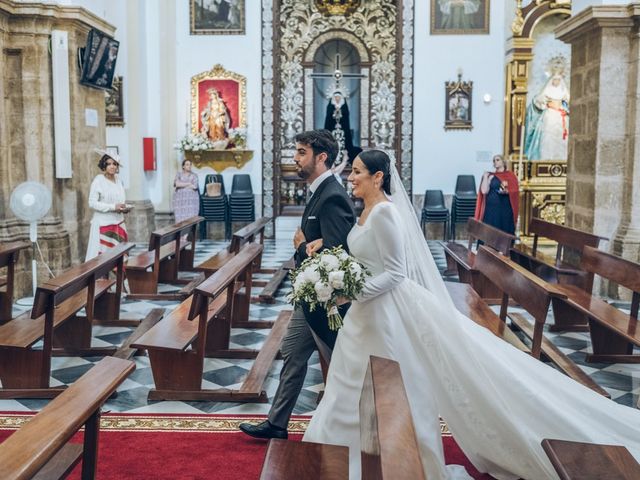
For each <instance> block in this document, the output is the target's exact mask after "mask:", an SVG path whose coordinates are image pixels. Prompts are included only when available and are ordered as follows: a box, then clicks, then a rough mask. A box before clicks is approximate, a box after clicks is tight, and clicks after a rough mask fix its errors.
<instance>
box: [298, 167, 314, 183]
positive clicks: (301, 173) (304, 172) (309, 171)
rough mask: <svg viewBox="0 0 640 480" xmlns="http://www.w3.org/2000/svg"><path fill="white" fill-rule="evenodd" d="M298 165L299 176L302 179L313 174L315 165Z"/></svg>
mask: <svg viewBox="0 0 640 480" xmlns="http://www.w3.org/2000/svg"><path fill="white" fill-rule="evenodd" d="M297 167H298V169H297V170H298V171H297V173H298V176H299V177H300V178H301V179H302V180H306V179H307V178H309V177H310V176H311V174H312V173H313V168H314V166H313V165H307V167H306V168H305V167H301V166H300V165H297Z"/></svg>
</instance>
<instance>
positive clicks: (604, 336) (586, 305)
mask: <svg viewBox="0 0 640 480" xmlns="http://www.w3.org/2000/svg"><path fill="white" fill-rule="evenodd" d="M580 266H581V268H582V269H583V270H584V271H585V272H587V275H588V278H587V282H586V284H587V285H592V284H593V277H594V275H598V276H600V277H601V278H604V279H607V280H610V281H612V282H615V283H617V284H618V285H621V286H623V287H626V288H628V289H630V290H631V291H632V292H633V295H632V299H631V309H630V313H629V314H627V313H624V312H622V311H621V310H618V309H617V308H616V307H614V306H612V305H610V304H608V303H607V302H605V301H604V300H602V299H600V298H598V297H594V296H592V295H591V290H590V289H589V290H587V291H585V290H583V289H581V288H579V287H577V286H575V285H569V284H562V285H558V289H559V290H560V291H561V292H562V293H563V294H564V295H565V297H564V298H558V299H554V301H553V305H554V307H556V308H554V312H555V311H556V310H558V311H561V312H565V311H567V309H571V310H572V311H573V315H572V318H576V317H578V316H581V317H582V319H583V320H581V322H585V323H586V322H588V324H589V334H590V335H591V347H592V349H593V353H592V354H589V355H587V361H588V362H614V363H640V355H633V347H634V345H637V346H640V325H639V324H638V306H639V305H640V264H637V263H634V262H631V261H629V260H626V259H624V258H620V257H617V256H615V255H612V254H610V253H606V252H602V251H600V250H597V249H595V248H592V247H585V248H584V250H583V252H582V259H581V262H580ZM560 307H561V308H560Z"/></svg>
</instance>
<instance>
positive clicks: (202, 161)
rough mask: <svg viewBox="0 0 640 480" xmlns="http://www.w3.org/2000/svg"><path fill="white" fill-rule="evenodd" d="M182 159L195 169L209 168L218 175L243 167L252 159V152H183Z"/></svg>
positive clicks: (237, 150)
mask: <svg viewBox="0 0 640 480" xmlns="http://www.w3.org/2000/svg"><path fill="white" fill-rule="evenodd" d="M184 158H185V160H190V161H191V163H193V165H194V166H195V167H196V168H202V167H210V168H213V169H214V170H215V171H216V172H217V173H220V172H222V171H224V170H226V169H227V168H231V167H234V168H237V169H241V168H242V167H244V166H245V165H246V164H247V163H249V160H251V159H252V158H253V150H239V149H231V150H185V151H184Z"/></svg>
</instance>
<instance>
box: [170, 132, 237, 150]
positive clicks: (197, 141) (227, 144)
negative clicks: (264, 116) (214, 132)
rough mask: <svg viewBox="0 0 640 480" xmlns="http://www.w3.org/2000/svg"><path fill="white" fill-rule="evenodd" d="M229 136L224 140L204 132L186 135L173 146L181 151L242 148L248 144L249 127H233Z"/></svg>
mask: <svg viewBox="0 0 640 480" xmlns="http://www.w3.org/2000/svg"><path fill="white" fill-rule="evenodd" d="M228 134H229V136H228V137H227V138H225V139H224V140H217V141H213V140H211V139H210V138H208V137H207V136H206V135H205V134H203V133H195V134H194V133H190V134H188V135H185V136H184V137H182V138H181V139H180V141H179V142H178V143H176V144H175V145H174V146H173V147H174V148H175V149H176V150H179V151H181V152H185V151H189V152H198V151H202V150H228V149H231V150H232V149H242V148H244V147H246V145H247V129H246V128H231V129H229V131H228Z"/></svg>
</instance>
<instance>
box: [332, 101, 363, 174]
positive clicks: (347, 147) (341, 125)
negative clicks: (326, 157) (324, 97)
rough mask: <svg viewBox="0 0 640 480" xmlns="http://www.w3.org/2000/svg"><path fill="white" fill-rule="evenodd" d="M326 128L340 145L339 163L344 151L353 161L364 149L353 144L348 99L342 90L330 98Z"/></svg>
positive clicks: (349, 160) (349, 159) (350, 160)
mask: <svg viewBox="0 0 640 480" xmlns="http://www.w3.org/2000/svg"><path fill="white" fill-rule="evenodd" d="M324 128H325V129H327V130H329V131H330V132H331V133H332V134H333V136H334V138H335V139H336V141H337V142H338V145H339V146H340V151H339V153H338V163H339V162H340V161H341V160H340V159H342V157H343V152H346V153H347V155H348V162H349V163H351V162H353V159H354V158H355V157H356V156H357V155H358V154H359V153H360V152H361V151H362V149H361V148H360V147H356V146H354V145H353V138H352V137H351V125H350V122H349V107H348V106H347V101H346V100H345V97H344V95H343V93H342V92H341V91H340V90H336V91H335V92H333V95H332V96H331V99H330V100H329V104H328V105H327V113H326V115H325V120H324Z"/></svg>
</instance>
